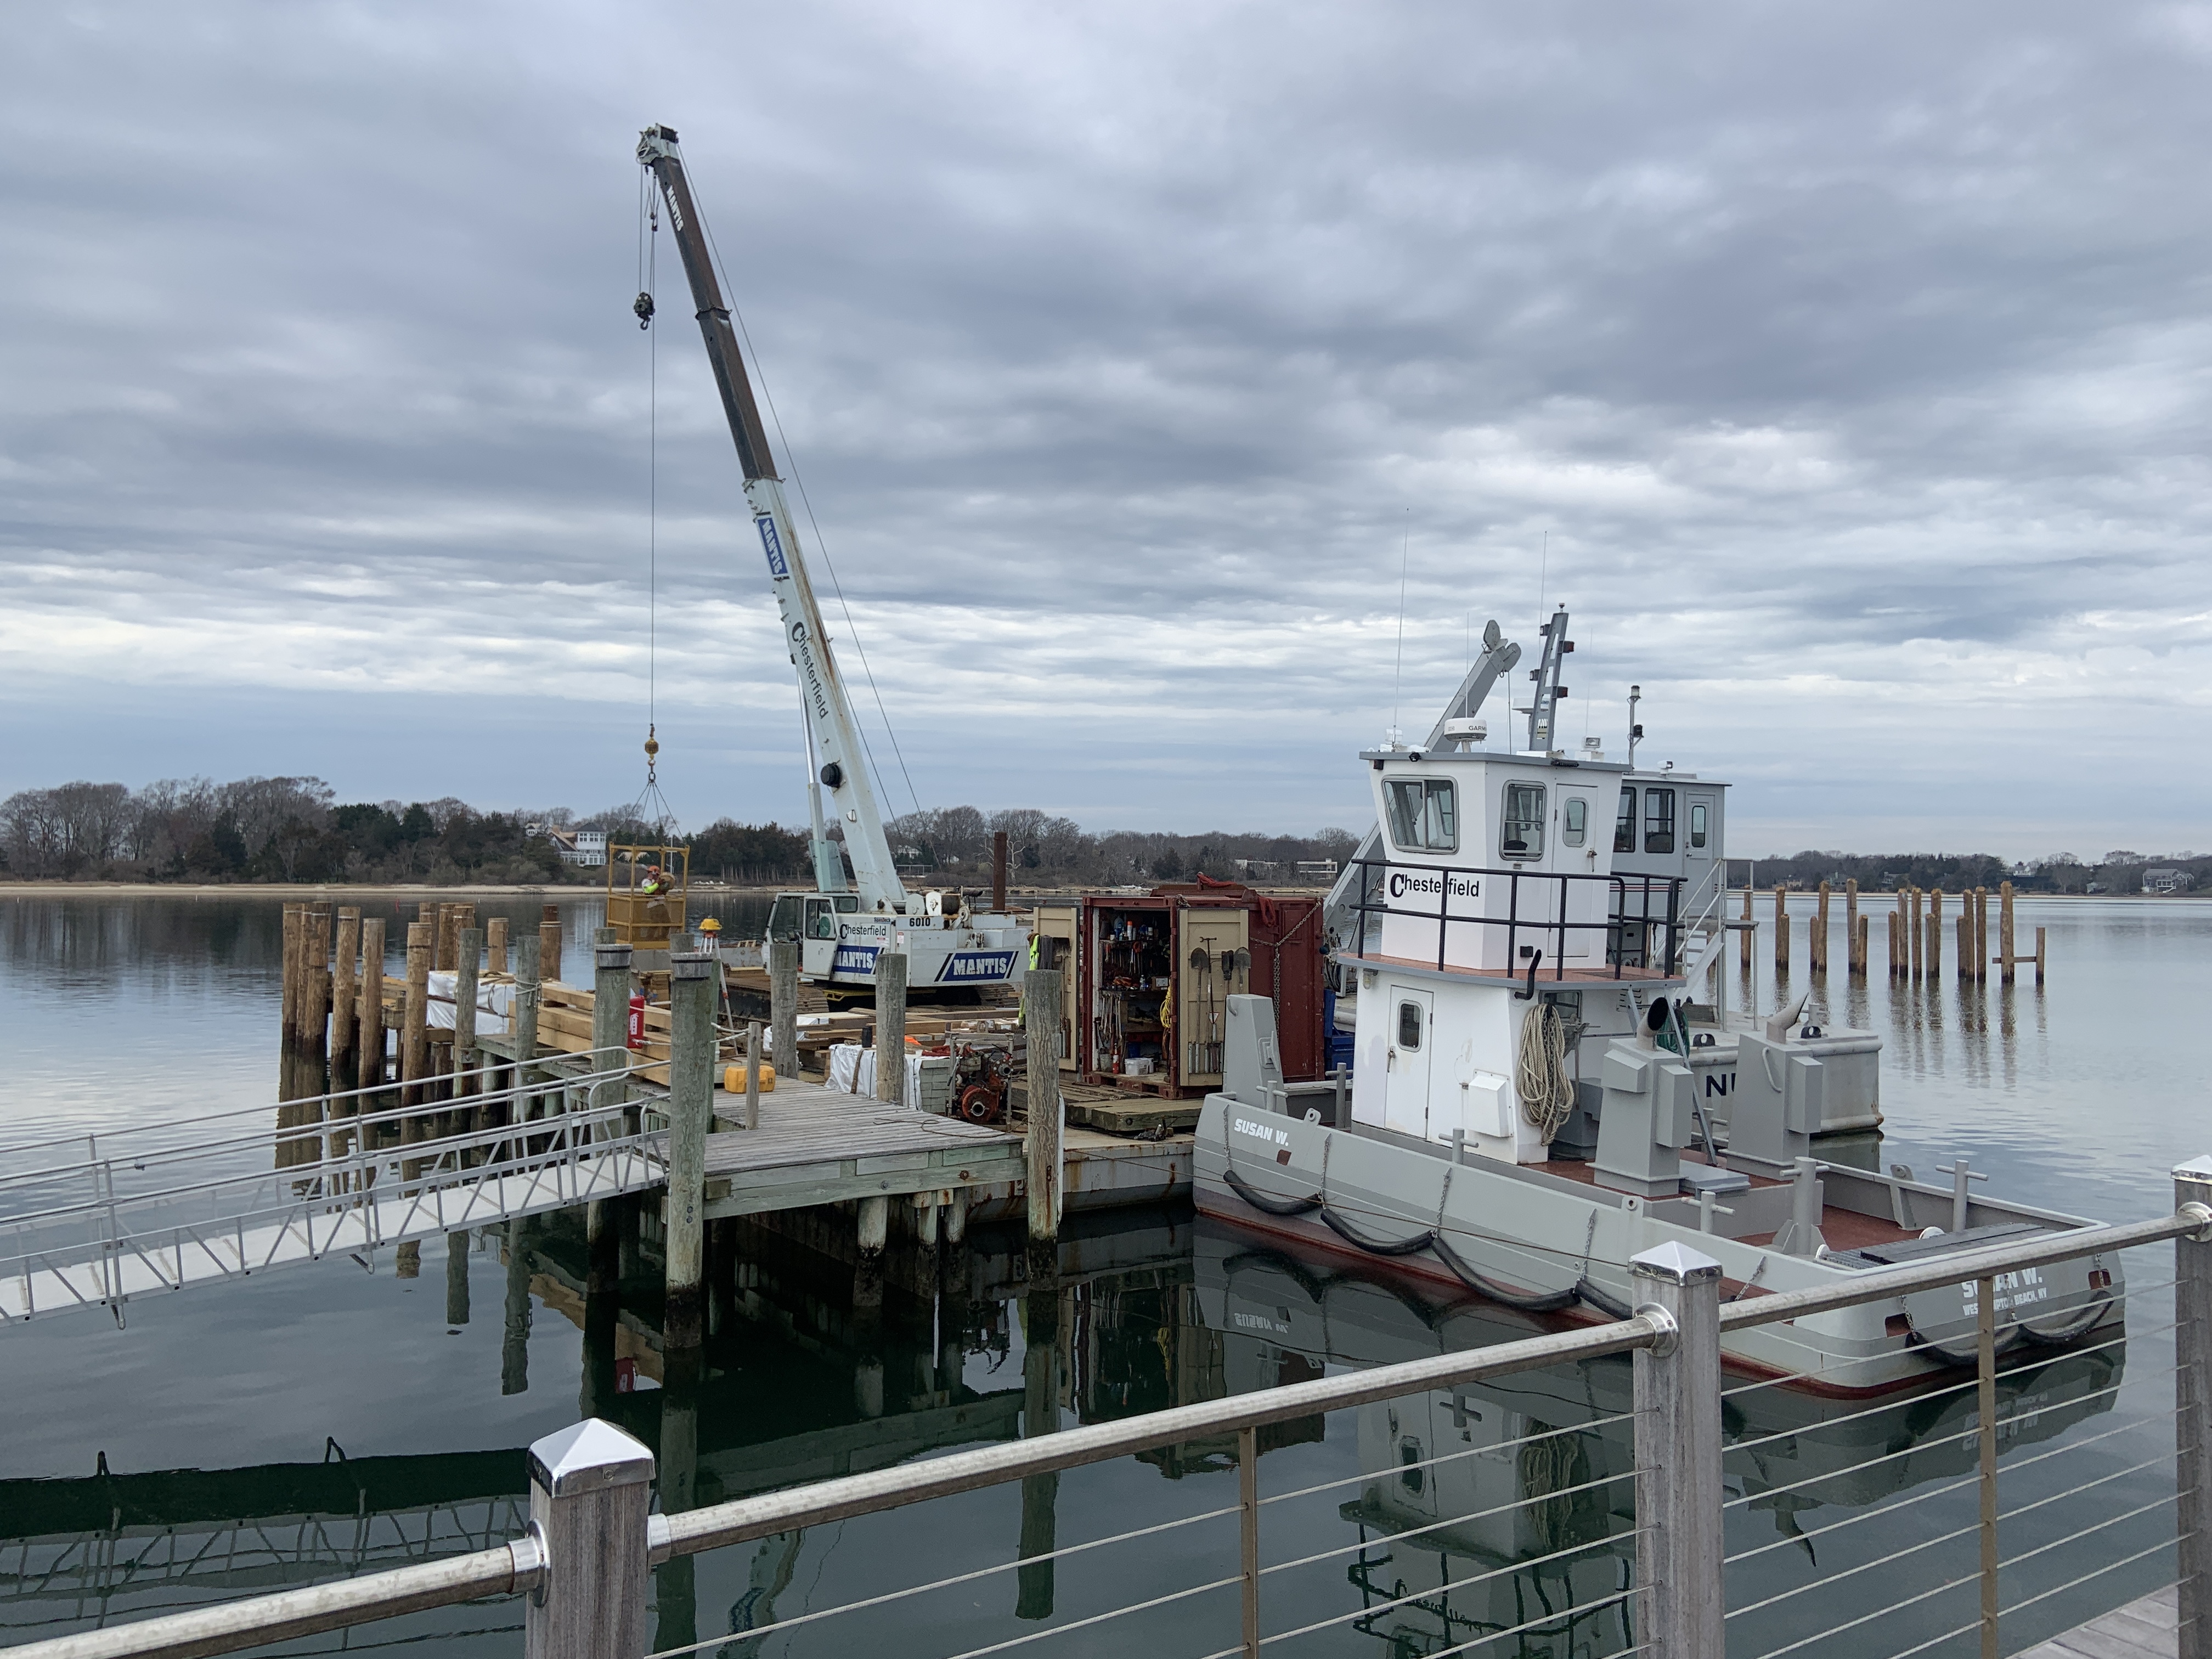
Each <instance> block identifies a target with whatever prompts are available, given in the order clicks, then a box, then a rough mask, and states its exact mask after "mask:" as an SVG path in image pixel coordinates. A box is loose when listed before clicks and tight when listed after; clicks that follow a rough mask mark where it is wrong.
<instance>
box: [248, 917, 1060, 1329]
mask: <svg viewBox="0 0 2212 1659" xmlns="http://www.w3.org/2000/svg"><path fill="white" fill-rule="evenodd" d="M333 921H335V923H336V926H335V930H333V927H332V924H333ZM507 931H508V930H507V921H506V919H505V918H504V917H499V916H495V917H492V918H490V919H489V923H488V925H487V926H485V927H482V928H479V927H477V926H476V910H475V907H474V906H473V905H471V904H465V903H453V904H445V903H425V904H423V906H422V911H421V919H420V920H419V921H413V922H410V923H408V924H407V953H406V967H405V975H404V981H403V984H404V993H403V995H402V997H401V999H400V1008H399V1023H398V1025H397V1026H396V1027H389V1028H388V1027H387V1026H386V1011H385V1000H386V974H385V971H384V969H385V964H386V945H385V921H384V920H383V919H382V918H381V917H363V916H362V913H361V911H360V909H359V908H357V907H354V906H341V907H338V908H337V909H336V910H335V912H334V911H333V910H332V909H331V908H330V907H328V906H317V905H312V904H297V905H287V906H286V907H285V910H284V974H283V1060H282V1066H281V1075H280V1100H281V1101H283V1102H289V1103H297V1104H292V1105H283V1104H280V1106H279V1108H278V1127H283V1128H291V1127H301V1128H304V1127H307V1125H308V1122H309V1121H310V1120H311V1119H312V1120H313V1122H314V1123H315V1124H316V1126H317V1127H318V1128H319V1129H320V1128H321V1125H322V1116H321V1108H320V1106H319V1104H317V1103H316V1102H317V1101H318V1100H319V1097H323V1096H325V1094H326V1093H327V1094H329V1095H330V1096H331V1100H330V1109H331V1114H332V1115H333V1117H346V1116H357V1115H361V1114H362V1112H364V1111H374V1110H377V1109H380V1108H383V1107H387V1106H393V1105H396V1106H397V1107H398V1108H400V1109H410V1108H414V1107H417V1106H420V1107H422V1108H424V1110H423V1112H422V1115H420V1116H410V1117H407V1118H404V1119H403V1120H402V1121H401V1127H400V1130H399V1138H400V1142H401V1144H402V1145H404V1144H406V1143H408V1142H411V1141H415V1140H422V1139H430V1138H432V1137H433V1136H434V1135H435V1134H438V1133H452V1132H456V1131H458V1130H459V1129H461V1128H462V1127H466V1126H470V1125H471V1124H472V1125H473V1127H486V1128H488V1127H495V1126H493V1125H492V1124H490V1123H489V1122H477V1121H475V1120H476V1119H477V1118H479V1117H481V1116H482V1115H483V1112H484V1110H485V1109H484V1108H483V1107H482V1106H477V1107H474V1108H471V1106H470V1105H469V1104H468V1097H469V1096H470V1095H471V1093H472V1092H483V1091H481V1090H479V1089H477V1088H476V1086H475V1084H474V1082H473V1081H472V1079H471V1077H470V1075H469V1074H470V1073H472V1072H475V1071H477V1070H478V1069H479V1061H480V1056H479V1054H478V1053H477V1044H476V1024H477V992H478V985H479V981H480V979H481V978H482V977H483V976H484V975H495V976H501V977H505V976H507V974H508V967H507V955H508V940H507ZM334 932H335V939H333V933H334ZM561 948H562V927H561V922H560V919H559V914H558V911H557V909H556V907H554V906H552V905H550V904H549V905H547V906H546V907H545V908H544V920H543V921H541V923H540V925H539V928H538V937H537V938H536V939H528V938H526V939H522V940H521V941H520V943H519V944H518V945H517V946H516V947H515V951H514V955H515V957H516V960H515V963H514V967H513V975H512V977H513V981H514V983H515V987H516V995H515V998H514V1002H513V1018H512V1022H511V1030H512V1032H513V1039H514V1050H513V1052H514V1054H515V1057H516V1060H517V1061H518V1071H520V1069H522V1067H523V1066H524V1065H526V1062H527V1061H528V1060H531V1059H532V1058H534V1057H535V1056H536V1054H537V1051H538V997H537V995H536V992H537V990H538V987H539V985H540V984H541V983H542V982H543V981H544V980H548V979H556V978H558V977H559V976H560V972H561ZM630 960H631V951H630V948H629V946H628V945H621V944H618V943H617V942H616V940H615V938H614V934H613V932H612V930H611V929H609V928H601V929H600V930H599V938H598V939H597V940H596V941H595V945H594V961H593V969H594V995H593V1019H592V1025H593V1033H592V1044H593V1047H594V1048H623V1047H624V1045H625V1042H626V1040H627V1021H628V1017H629V993H630V987H631V979H630ZM906 966H907V959H906V957H905V956H904V954H903V953H902V952H896V951H885V952H884V953H883V955H882V956H881V957H879V958H878V964H877V1041H878V1065H877V1079H878V1080H877V1095H878V1098H880V1099H883V1100H884V1101H886V1102H889V1103H894V1104H908V1103H907V1102H905V1101H904V1100H903V1098H902V1097H903V1094H904V1089H905V1083H906V1067H905V1065H904V1063H903V1060H904V1054H905V1049H906ZM670 969H671V974H670V987H669V988H670V1003H671V1007H670V1010H669V1014H670V1028H671V1029H670V1051H669V1060H670V1063H669V1097H668V1117H669V1140H668V1203H667V1209H666V1232H665V1263H666V1276H667V1277H666V1285H667V1302H666V1306H665V1310H664V1314H663V1318H662V1334H663V1340H664V1342H665V1344H666V1345H667V1346H670V1347H671V1348H675V1349H689V1348H696V1346H698V1344H699V1343H700V1342H701V1341H702V1340H703V1336H704V1323H703V1306H704V1301H703V1297H704V1283H705V1270H706V1238H705V1233H706V1222H705V1204H706V1199H705V1187H706V1168H705V1162H706V1150H707V1138H708V1133H709V1132H710V1130H711V1128H712V1127H713V1117H714V1111H713V1104H714V1070H715V1067H716V1065H717V1063H718V1061H719V1060H720V1051H721V1044H722V1041H723V1033H722V1028H721V1024H720V1018H719V1014H720V1004H721V999H720V994H719V992H720V986H719V984H718V983H717V981H718V980H719V977H720V962H719V960H718V959H717V958H716V957H714V956H713V955H712V954H711V953H708V952H688V951H687V952H678V953H675V954H674V955H672V956H671V960H670ZM433 972H451V973H453V975H454V978H455V986H454V994H453V1009H454V1023H453V1026H452V1028H450V1031H448V1030H440V1029H437V1028H434V1027H432V1026H431V1025H430V1024H429V1023H428V1008H429V1000H430V999H429V976H430V975H431V974H432V973H433ZM769 986H770V995H769V1001H770V1014H769V1028H770V1030H772V1031H773V1032H774V1042H775V1053H776V1054H778V1055H779V1056H796V1054H797V1053H798V1006H799V945H798V942H797V941H796V940H791V939H785V940H777V941H775V942H774V943H773V944H772V945H770V947H769ZM1060 993H1061V981H1060V975H1059V974H1058V973H1057V972H1055V971H1047V972H1042V973H1035V974H1032V975H1030V982H1029V984H1028V986H1027V996H1026V999H1025V1019H1026V1024H1027V1026H1028V1039H1029V1042H1030V1053H1031V1054H1040V1055H1043V1056H1046V1060H1045V1063H1044V1064H1042V1065H1041V1066H1036V1067H1035V1068H1033V1075H1032V1078H1031V1080H1030V1089H1029V1108H1028V1113H1027V1119H1028V1123H1027V1131H1026V1133H1025V1137H1024V1139H1025V1151H1026V1154H1027V1158H1026V1170H1025V1176H1026V1185H1027V1201H1028V1209H1029V1221H1030V1255H1031V1258H1032V1261H1033V1262H1034V1261H1044V1262H1054V1261H1057V1249H1058V1238H1059V1232H1060V1217H1061V1211H1062V1204H1063V1199H1062V1185H1063V1169H1062V1159H1063V1156H1064V1145H1065V1139H1066V1122H1065V1116H1064V1108H1063V1105H1062V1103H1061V1101H1060V1087H1059V1068H1058V1066H1056V1065H1055V1064H1054V1063H1053V1061H1054V1060H1055V1059H1056V1058H1057V1055H1058V1052H1059V1045H1060V1024H1061V1009H1060ZM762 1038H763V1029H762V1026H761V1025H760V1024H758V1023H757V1022H756V1023H753V1024H750V1025H749V1026H748V1028H747V1030H746V1031H745V1033H744V1038H743V1048H742V1049H741V1051H740V1052H741V1059H742V1061H743V1065H744V1084H745V1091H744V1097H745V1105H744V1116H743V1118H742V1120H741V1122H742V1125H743V1127H745V1128H748V1129H751V1128H757V1127H759V1124H760V1092H759V1085H760V1081H761V1073H760V1066H761V1063H762V1048H763V1043H762ZM797 1070H798V1067H797V1064H796V1060H795V1059H794V1060H792V1061H791V1062H790V1074H791V1075H792V1077H793V1080H794V1081H795V1080H796V1077H797ZM393 1085H396V1097H395V1098H392V1099H380V1098H379V1097H378V1096H376V1095H374V1094H368V1093H363V1092H361V1091H379V1090H384V1089H386V1088H390V1087H392V1086H393ZM325 1139H326V1132H324V1133H317V1134H315V1135H302V1136H301V1138H300V1139H298V1140H296V1141H285V1142H281V1143H280V1144H279V1146H278V1149H277V1163H278V1164H279V1166H280V1167H296V1166H297V1165H300V1164H306V1163H311V1162H313V1161H315V1160H317V1159H319V1158H321V1157H322V1156H323V1155H324V1147H325ZM327 1140H328V1145H329V1147H330V1151H331V1155H332V1156H336V1155H337V1154H338V1153H339V1152H343V1151H344V1150H345V1149H346V1148H347V1146H349V1139H347V1138H345V1137H342V1136H328V1137H327ZM859 1211H860V1213H859V1215H858V1218H857V1221H858V1229H859V1238H858V1243H859V1245H860V1255H861V1257H862V1261H863V1273H866V1269H867V1267H869V1266H870V1265H872V1263H874V1264H879V1263H880V1259H881V1255H882V1253H883V1250H884V1246H885V1244H886V1243H887V1242H888V1233H889V1219H890V1218H889V1205H888V1201H887V1200H884V1199H866V1200H860V1205H859ZM964 1219H965V1212H964V1195H963V1200H962V1201H961V1202H960V1203H959V1204H957V1205H956V1206H953V1209H952V1213H951V1215H949V1216H946V1217H945V1218H940V1217H939V1214H938V1212H937V1206H928V1208H927V1219H926V1222H925V1224H924V1228H925V1236H924V1237H923V1239H922V1241H921V1242H922V1243H925V1244H927V1245H933V1244H934V1243H936V1236H937V1231H938V1228H939V1225H946V1224H949V1225H950V1227H951V1238H952V1242H954V1243H957V1242H958V1240H959V1238H960V1237H961V1234H962V1233H963V1231H964ZM635 1230H636V1212H635V1200H634V1199H630V1200H609V1201H607V1202H603V1203H595V1204H593V1205H592V1206H590V1209H589V1212H588V1214H587V1218H586V1231H587V1236H588V1237H589V1239H590V1247H591V1260H592V1269H591V1271H592V1273H593V1275H594V1276H595V1277H596V1276H598V1275H600V1274H602V1273H605V1274H609V1275H612V1274H614V1273H616V1271H617V1268H616V1262H617V1257H618V1251H619V1239H620V1238H621V1237H623V1236H625V1235H627V1236H628V1237H631V1238H633V1239H634V1238H635ZM400 1249H401V1251H402V1253H403V1255H404V1258H405V1259H404V1260H403V1261H402V1262H401V1264H400V1271H401V1272H402V1273H403V1274H404V1275H406V1276H410V1277H411V1276H412V1272H411V1270H412V1269H413V1267H414V1266H415V1263H416V1261H417V1260H419V1257H418V1255H417V1251H418V1249H419V1247H417V1246H414V1245H403V1246H401V1247H400Z"/></svg>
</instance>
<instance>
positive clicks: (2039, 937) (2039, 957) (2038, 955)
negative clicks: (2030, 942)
mask: <svg viewBox="0 0 2212 1659" xmlns="http://www.w3.org/2000/svg"><path fill="white" fill-rule="evenodd" d="M2043 945H2044V938H2043V929H2042V928H2040V927H2039V928H2037V929H2036V930H2035V982H2036V983H2037V984H2038V985H2040V984H2042V983H2043V961H2044V957H2043Z"/></svg>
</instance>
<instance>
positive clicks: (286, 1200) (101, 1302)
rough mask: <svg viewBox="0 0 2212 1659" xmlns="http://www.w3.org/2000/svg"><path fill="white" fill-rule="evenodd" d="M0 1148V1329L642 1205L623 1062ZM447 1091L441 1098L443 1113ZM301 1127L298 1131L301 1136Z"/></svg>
mask: <svg viewBox="0 0 2212 1659" xmlns="http://www.w3.org/2000/svg"><path fill="white" fill-rule="evenodd" d="M525 1069H526V1073H528V1074H527V1075H526V1077H525V1078H524V1079H521V1080H520V1081H517V1080H514V1078H513V1068H512V1067H502V1066H489V1067H485V1068H483V1069H482V1070H477V1071H471V1072H464V1073H453V1074H449V1075H445V1076H441V1077H439V1078H437V1079H425V1080H424V1081H423V1082H422V1083H421V1084H410V1085H405V1087H406V1088H408V1089H409V1090H410V1091H415V1092H418V1093H420V1094H421V1095H422V1098H420V1099H413V1100H406V1101H404V1103H402V1104H399V1105H396V1106H391V1105H386V1104H384V1103H385V1102H386V1101H388V1100H392V1099H394V1098H399V1097H400V1087H399V1086H398V1085H385V1086H383V1087H381V1088H377V1089H362V1090H355V1091H349V1092H345V1093H340V1094H333V1095H325V1096H319V1097H313V1098H311V1099H305V1100H293V1101H284V1102H281V1103H270V1104H262V1105H256V1106H252V1107H240V1108H235V1109H228V1110H225V1111H220V1112H211V1113H204V1114H200V1115H196V1116H191V1117H185V1118H175V1119H170V1120H167V1121H161V1122H158V1123H152V1124H147V1125H143V1126H137V1127H130V1128H126V1129H122V1130H117V1131H113V1132H111V1133H91V1134H77V1135H70V1136H60V1137H54V1138H51V1139H45V1140H37V1141H28V1142H21V1143H17V1144H15V1145H12V1146H0V1326H4V1325H7V1324H9V1323H13V1322H19V1321H21V1320H26V1319H30V1318H33V1317H37V1316H43V1315H46V1314H52V1313H58V1312H63V1311H66V1310H83V1309H89V1308H102V1307H104V1308H109V1309H112V1310H116V1311H117V1314H118V1317H120V1312H121V1310H122V1308H123V1306H124V1305H125V1304H126V1303H127V1302H128V1301H129V1300H130V1299H131V1297H137V1296H145V1295H149V1294H151V1293H153V1292H155V1291H179V1290H184V1289H185V1288H187V1287H188V1286H191V1285H200V1284H207V1283H211V1282H217V1281H222V1280H226V1279H239V1278H243V1277H245V1276H246V1275H248V1274H251V1273H263V1272H266V1271H268V1270H269V1269H270V1268H274V1267H283V1266H287V1265H289V1264H292V1263H296V1262H301V1261H316V1260H319V1258H321V1257H323V1256H325V1255H331V1254H332V1253H333V1252H337V1253H340V1254H345V1253H356V1254H366V1253H367V1252H370V1251H374V1250H376V1249H381V1248H382V1247H384V1246H386V1245H391V1244H400V1243H407V1242H409V1241H410V1240H416V1239H423V1238H428V1237H433V1236H435V1235H437V1234H441V1233H450V1232H455V1231H460V1230H462V1229H465V1228H471V1227H482V1226H489V1225H494V1224H495V1223H499V1222H502V1221H507V1220H512V1219H514V1218H518V1217H522V1216H530V1215H537V1214H539V1213H542V1212H546V1211H550V1210H561V1209H567V1208H568V1207H570V1206H573V1205H577V1204H584V1203H589V1202H592V1200H599V1199H606V1198H613V1197H617V1196H619V1195H621V1194H626V1193H634V1192H640V1191H642V1190H644V1189H646V1188H650V1187H655V1186H658V1185H659V1184H661V1183H662V1182H665V1180H666V1178H667V1175H666V1163H665V1156H664V1152H663V1148H664V1146H665V1139H666V1137H665V1133H657V1132H653V1131H649V1130H647V1129H645V1128H643V1127H641V1125H640V1122H639V1108H638V1106H637V1104H636V1103H634V1102H630V1101H629V1099H628V1087H627V1085H628V1083H629V1058H628V1056H627V1054H623V1052H622V1051H620V1050H617V1051H615V1052H614V1053H612V1054H607V1053H602V1052H600V1051H598V1050H593V1051H591V1052H589V1053H587V1054H583V1055H580V1056H574V1057H570V1058H569V1062H568V1067H567V1069H565V1070H562V1071H557V1072H556V1071H554V1070H553V1069H551V1068H550V1067H544V1068H541V1067H538V1066H532V1067H528V1068H525ZM432 1085H437V1086H438V1087H439V1089H440V1091H441V1094H443V1091H446V1090H448V1089H450V1091H451V1092H450V1094H444V1095H443V1097H441V1098H435V1099H434V1098H430V1097H429V1095H430V1091H431V1087H432ZM287 1120H289V1121H287Z"/></svg>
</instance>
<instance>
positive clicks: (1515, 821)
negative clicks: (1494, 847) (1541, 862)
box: [1498, 783, 1544, 859]
mask: <svg viewBox="0 0 2212 1659" xmlns="http://www.w3.org/2000/svg"><path fill="white" fill-rule="evenodd" d="M1498 851H1499V852H1501V853H1503V854H1504V855H1505V856H1506V857H1507V858H1509V859H1540V858H1541V857H1543V856H1544V786H1543V785H1542V784H1541V783H1509V784H1507V785H1506V786H1505V810H1504V812H1502V813H1500V814H1499V815H1498Z"/></svg>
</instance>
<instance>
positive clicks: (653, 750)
mask: <svg viewBox="0 0 2212 1659" xmlns="http://www.w3.org/2000/svg"><path fill="white" fill-rule="evenodd" d="M638 209H639V212H638V226H637V298H636V299H635V301H632V303H631V305H630V310H631V311H632V312H634V313H635V314H636V317H637V325H638V327H639V328H640V329H641V330H643V331H644V333H645V339H646V509H645V524H646V532H645V787H644V788H642V789H641V790H640V791H638V796H637V799H636V800H635V801H634V802H632V803H631V805H630V816H631V817H634V818H636V819H637V820H638V821H639V822H641V823H651V824H652V825H653V834H655V835H657V836H665V835H666V834H667V833H668V831H669V828H670V826H671V824H673V823H675V821H676V815H675V813H673V812H671V811H670V810H669V807H668V798H667V797H666V796H665V795H663V794H662V793H660V781H659V766H660V737H659V714H660V342H659V331H657V330H656V329H654V327H653V288H654V287H655V285H656V284H657V283H658V280H659V265H660V197H659V193H658V192H657V191H654V190H653V187H652V185H651V182H650V175H649V174H648V173H646V172H645V171H644V170H642V169H641V170H640V171H639V173H638ZM648 803H650V804H651V805H653V806H654V807H656V808H658V811H657V813H656V814H655V816H654V817H651V818H647V817H646V816H645V814H646V808H647V805H648Z"/></svg>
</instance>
